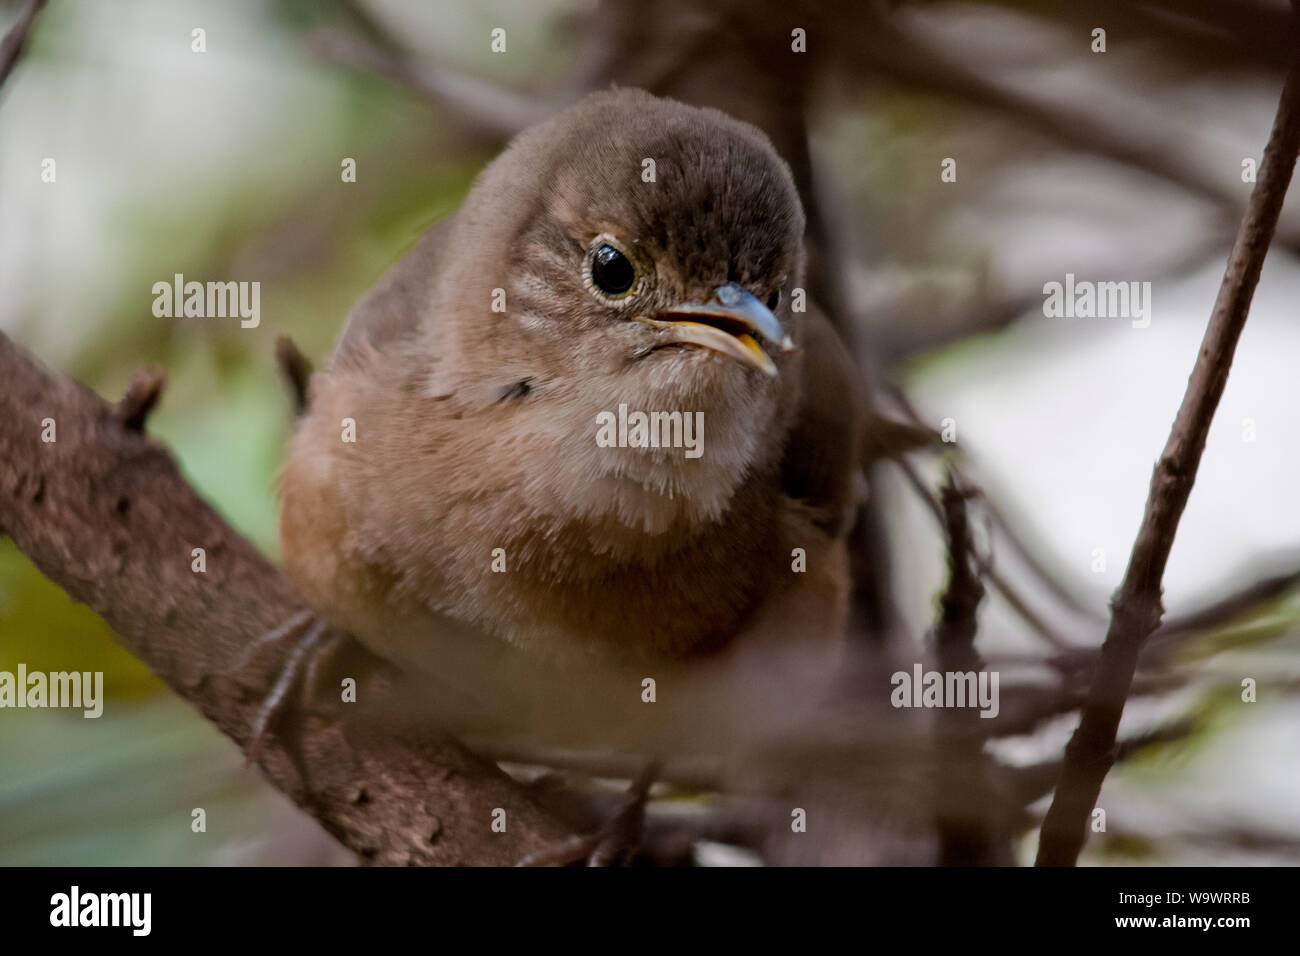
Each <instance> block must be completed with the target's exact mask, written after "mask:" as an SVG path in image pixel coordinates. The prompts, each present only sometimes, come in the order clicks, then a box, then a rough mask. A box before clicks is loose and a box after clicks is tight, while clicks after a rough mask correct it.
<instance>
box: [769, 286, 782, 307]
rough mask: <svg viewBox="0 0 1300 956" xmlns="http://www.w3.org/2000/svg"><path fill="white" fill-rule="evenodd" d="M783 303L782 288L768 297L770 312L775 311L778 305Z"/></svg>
mask: <svg viewBox="0 0 1300 956" xmlns="http://www.w3.org/2000/svg"><path fill="white" fill-rule="evenodd" d="M780 304H781V290H780V289H777V290H776V291H775V292H773V293H772V294H771V295H769V296H768V297H767V308H768V311H769V312H775V311H776V307H777V306H778V305H780Z"/></svg>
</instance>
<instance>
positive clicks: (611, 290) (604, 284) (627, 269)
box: [591, 244, 636, 299]
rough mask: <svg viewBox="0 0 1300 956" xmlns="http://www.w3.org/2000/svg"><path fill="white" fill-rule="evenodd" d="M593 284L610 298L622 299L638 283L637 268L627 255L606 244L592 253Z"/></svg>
mask: <svg viewBox="0 0 1300 956" xmlns="http://www.w3.org/2000/svg"><path fill="white" fill-rule="evenodd" d="M591 284H592V285H594V286H595V287H596V288H597V289H598V290H599V291H600V292H601V293H602V294H604V295H606V296H608V297H609V298H611V299H621V298H623V297H624V296H626V295H627V294H628V293H629V292H630V291H631V290H632V286H634V285H635V284H636V269H635V268H634V267H633V265H632V263H631V262H630V261H629V260H628V258H627V256H625V255H623V253H621V252H619V251H618V250H617V249H615V248H614V247H613V246H611V245H609V244H605V245H603V246H599V247H597V249H596V251H595V252H594V253H592V256H591Z"/></svg>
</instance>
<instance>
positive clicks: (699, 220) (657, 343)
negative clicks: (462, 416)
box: [436, 90, 804, 513]
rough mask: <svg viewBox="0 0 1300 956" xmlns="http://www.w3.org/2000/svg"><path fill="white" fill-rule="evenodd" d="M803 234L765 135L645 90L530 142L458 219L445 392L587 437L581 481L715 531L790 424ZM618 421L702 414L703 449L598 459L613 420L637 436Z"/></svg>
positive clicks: (600, 97)
mask: <svg viewBox="0 0 1300 956" xmlns="http://www.w3.org/2000/svg"><path fill="white" fill-rule="evenodd" d="M803 232H804V215H803V210H802V207H801V205H800V202H799V197H798V193H797V191H796V189H795V186H794V182H793V180H792V178H791V175H790V171H789V168H788V167H787V166H786V164H785V163H784V162H783V161H782V160H781V159H780V157H778V156H777V154H776V152H775V150H774V149H773V148H772V145H771V143H770V142H769V141H768V139H767V137H766V136H765V135H764V134H763V133H761V132H760V131H759V130H757V129H755V128H754V127H752V126H750V125H748V124H745V123H742V122H739V121H737V120H735V119H732V118H731V117H728V116H726V115H725V114H723V113H720V112H718V111H716V110H707V109H698V108H695V107H690V106H686V105H684V104H682V103H678V102H674V101H671V100H663V99H659V98H656V97H653V96H651V95H649V94H647V93H643V92H640V91H636V90H614V91H610V92H605V93H598V94H594V95H592V96H589V97H587V98H586V99H584V100H582V101H581V102H579V103H578V104H576V105H575V106H573V107H571V108H569V109H567V110H565V111H564V112H562V113H560V114H559V115H557V116H556V117H554V118H553V119H551V120H549V121H547V122H546V123H543V124H542V125H540V126H538V127H535V128H533V129H531V130H529V131H527V132H525V133H523V134H522V135H520V136H519V137H518V138H517V139H516V140H515V141H514V142H513V143H512V144H511V146H510V147H509V148H508V149H507V150H506V151H505V152H504V153H503V154H502V155H501V157H499V158H498V159H497V160H496V161H495V162H494V163H493V164H492V165H491V166H489V167H488V169H487V170H485V172H484V173H483V175H482V176H480V178H479V180H478V182H477V183H476V185H475V187H474V189H473V190H472V192H471V194H470V196H469V197H468V199H467V200H466V202H465V205H464V207H463V208H462V210H461V212H460V214H459V215H458V218H457V223H456V226H455V230H454V232H453V234H452V238H451V246H452V248H451V251H450V254H449V255H450V258H449V260H447V262H446V267H445V269H444V270H443V272H442V277H441V280H440V282H439V290H438V298H439V300H440V302H441V303H442V308H444V309H447V310H449V311H450V312H451V313H452V314H454V315H455V316H456V322H455V323H454V327H453V328H451V329H449V330H446V331H445V332H440V333H439V335H440V338H441V339H442V341H440V342H439V343H438V345H439V346H440V347H441V348H443V350H444V351H445V353H446V357H447V360H446V361H443V362H440V363H439V369H438V371H437V373H436V375H437V378H438V379H439V380H440V382H439V384H440V386H442V387H447V388H448V389H451V388H452V387H456V388H458V389H459V390H462V391H463V389H464V388H465V387H471V388H478V389H480V390H481V391H480V394H481V396H482V397H483V398H484V399H485V400H486V399H488V398H491V397H492V396H495V395H497V394H500V395H513V396H516V397H518V398H520V399H521V400H525V401H526V400H535V401H537V402H538V403H539V414H540V412H542V411H544V412H546V413H547V414H549V415H550V416H551V422H550V424H549V425H548V426H547V427H550V428H567V429H569V430H570V431H572V432H574V433H575V434H574V435H573V439H574V446H573V447H572V448H571V451H572V453H573V454H574V456H575V459H574V461H575V467H578V468H580V469H582V472H583V477H586V478H588V479H592V480H594V479H596V478H597V477H605V478H609V477H612V478H615V479H619V480H630V481H631V482H632V483H634V484H639V485H640V486H642V487H643V488H644V489H648V490H650V491H653V492H655V493H658V494H665V495H668V496H670V497H671V496H674V495H676V496H680V497H684V498H686V499H688V501H693V502H694V503H695V504H697V505H700V506H701V508H702V510H703V511H704V512H707V513H717V512H718V511H719V510H720V508H721V507H724V506H725V503H726V500H727V499H728V497H729V496H730V494H731V492H732V490H734V488H735V487H736V485H737V484H738V483H739V482H740V481H741V480H742V478H743V477H744V475H745V474H747V473H749V472H752V471H753V470H754V469H755V468H757V467H761V466H765V465H769V464H770V463H771V461H770V460H771V459H773V458H774V457H775V456H776V455H777V454H779V451H780V445H781V437H782V436H783V434H784V429H785V428H786V427H787V425H788V422H789V420H790V417H791V415H792V413H793V411H794V409H793V407H792V406H793V405H794V404H795V403H796V401H797V394H798V386H797V377H798V372H799V369H798V364H799V363H798V350H797V347H796V346H795V343H796V342H797V341H798V340H799V330H798V328H797V318H798V317H797V315H796V314H795V313H794V312H793V311H792V309H791V298H792V293H793V292H794V290H795V289H796V288H797V287H798V286H799V285H800V282H801V272H802V266H803V262H802V256H803V253H802V246H803ZM517 383H526V384H525V386H524V387H519V388H513V390H512V387H513V386H515V385H516V384H517ZM548 396H549V398H550V403H549V407H547V406H545V405H542V404H541V403H544V402H546V400H547V398H548ZM620 406H622V407H623V408H624V409H625V410H626V413H625V415H630V414H632V413H636V412H641V413H645V414H647V415H651V414H653V413H660V414H661V415H664V416H670V415H671V414H672V413H675V412H677V413H681V414H683V415H687V414H691V415H694V414H695V413H702V415H703V426H704V430H705V439H704V444H703V448H702V449H701V450H700V453H699V454H698V455H696V456H694V457H689V456H686V455H684V453H683V449H682V448H680V447H678V448H672V447H668V448H665V447H662V446H661V447H658V448H655V447H635V446H634V445H620V446H618V447H613V448H610V447H608V446H607V445H600V444H599V443H598V441H597V439H598V437H599V436H598V434H597V432H598V428H599V420H598V416H600V415H601V413H608V414H610V415H614V416H619V417H618V423H619V425H620V426H621V424H622V422H623V420H624V418H625V415H620ZM663 420H664V421H667V420H668V419H663ZM696 420H698V419H696ZM655 421H659V420H658V419H656V420H655ZM673 421H674V422H675V420H673ZM655 427H657V426H655ZM657 437H660V436H658V435H655V436H652V438H657ZM636 438H637V436H636V435H633V436H632V441H633V442H635V440H636ZM584 442H585V443H586V446H587V447H585V448H584V447H583V446H582V443H584ZM656 443H657V444H658V443H659V442H656Z"/></svg>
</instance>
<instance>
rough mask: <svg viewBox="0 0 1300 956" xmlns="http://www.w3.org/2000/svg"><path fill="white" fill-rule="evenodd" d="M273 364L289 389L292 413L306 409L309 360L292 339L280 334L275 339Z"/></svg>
mask: <svg viewBox="0 0 1300 956" xmlns="http://www.w3.org/2000/svg"><path fill="white" fill-rule="evenodd" d="M275 364H276V367H277V368H279V370H280V377H281V378H283V379H284V383H285V385H286V386H287V387H288V389H289V400H290V401H291V402H292V403H293V413H294V415H301V414H302V413H303V412H305V411H306V410H307V394H308V393H307V383H308V382H309V381H311V372H312V368H311V360H310V359H309V358H307V356H305V355H303V354H302V351H301V350H300V349H299V348H298V346H297V344H296V343H295V342H294V341H293V339H291V338H289V336H287V335H281V336H279V337H278V338H277V339H276V340H275Z"/></svg>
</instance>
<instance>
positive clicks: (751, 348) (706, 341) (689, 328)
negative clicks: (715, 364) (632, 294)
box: [637, 282, 794, 375]
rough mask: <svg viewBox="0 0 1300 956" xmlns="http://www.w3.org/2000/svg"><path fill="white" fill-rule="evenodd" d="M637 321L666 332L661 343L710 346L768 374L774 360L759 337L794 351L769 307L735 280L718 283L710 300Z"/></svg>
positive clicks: (773, 365)
mask: <svg viewBox="0 0 1300 956" xmlns="http://www.w3.org/2000/svg"><path fill="white" fill-rule="evenodd" d="M637 320H638V321H640V322H644V323H646V324H647V325H651V326H654V327H655V328H657V329H662V330H664V331H666V332H667V333H668V335H667V336H666V337H665V338H664V340H663V344H672V345H696V346H699V347H700V348H706V349H712V350H713V351H715V352H721V353H722V354H723V355H727V356H730V357H731V358H733V359H735V360H736V361H738V362H741V363H743V364H745V365H748V366H749V367H750V368H756V369H758V370H759V371H760V372H763V373H764V374H767V375H775V374H776V363H775V362H773V361H772V358H771V356H770V355H768V353H767V351H766V350H765V349H764V347H763V346H762V345H760V344H759V339H762V340H763V342H766V343H767V345H768V346H769V347H773V348H777V349H780V350H781V351H783V352H792V351H794V344H793V343H792V342H791V341H790V337H789V336H788V335H786V334H785V332H784V331H782V329H781V323H779V322H777V320H776V316H774V315H773V314H772V310H771V309H769V308H768V307H767V306H765V305H764V304H763V303H762V302H759V301H758V300H757V299H756V298H754V297H753V296H752V295H750V294H749V293H748V292H747V291H745V289H743V288H741V286H739V285H737V284H736V283H735V282H728V283H727V284H726V285H724V286H719V287H718V288H717V290H716V291H715V292H714V294H713V301H711V302H686V303H683V304H682V305H677V306H673V307H672V308H671V309H665V310H664V311H663V312H658V313H656V314H655V315H653V316H637Z"/></svg>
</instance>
